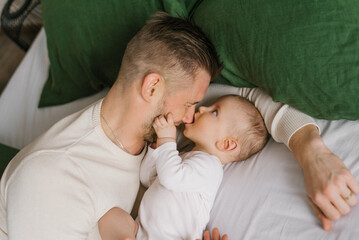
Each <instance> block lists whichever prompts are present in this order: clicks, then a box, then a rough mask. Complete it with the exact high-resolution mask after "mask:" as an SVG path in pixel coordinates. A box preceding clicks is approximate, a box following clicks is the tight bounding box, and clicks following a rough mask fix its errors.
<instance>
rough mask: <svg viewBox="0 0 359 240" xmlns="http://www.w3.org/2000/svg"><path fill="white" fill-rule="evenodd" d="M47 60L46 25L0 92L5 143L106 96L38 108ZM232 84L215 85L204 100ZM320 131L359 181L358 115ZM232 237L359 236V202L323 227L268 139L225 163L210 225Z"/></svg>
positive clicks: (296, 176)
mask: <svg viewBox="0 0 359 240" xmlns="http://www.w3.org/2000/svg"><path fill="white" fill-rule="evenodd" d="M48 67H49V60H48V56H47V47H46V35H45V32H44V30H41V32H40V33H39V35H38V36H37V38H36V40H35V41H34V43H33V45H32V46H31V48H30V50H29V51H28V53H27V54H26V56H25V58H24V59H23V61H22V63H21V64H20V66H19V67H18V69H17V70H16V72H15V74H14V75H13V77H12V78H11V80H10V82H9V83H8V85H7V86H6V88H5V90H4V91H3V93H2V94H1V97H0V116H1V121H0V143H2V144H5V145H7V146H10V147H12V148H16V149H21V148H22V147H24V146H25V145H27V144H28V143H30V142H31V141H32V140H34V139H35V138H36V137H37V136H39V135H40V134H41V133H42V132H44V131H46V129H48V128H49V127H50V126H51V125H52V124H54V123H55V122H56V121H58V120H59V119H61V118H62V117H64V116H66V115H68V114H70V113H73V112H75V111H78V110H80V109H82V108H83V107H85V106H87V105H88V104H90V103H92V102H94V101H96V100H97V99H100V98H102V97H103V96H105V94H106V92H107V91H108V90H107V89H104V90H102V91H101V92H99V93H97V94H95V95H92V96H90V97H86V98H81V99H79V100H76V101H73V102H71V103H67V104H63V105H59V106H54V107H45V108H41V109H39V108H38V107H37V106H38V102H39V98H40V94H41V90H42V87H43V84H44V83H45V81H46V79H47V74H48ZM236 91H237V90H236V88H235V87H228V86H226V87H224V86H223V87H221V86H219V87H218V86H217V87H215V85H212V86H211V87H210V89H209V91H208V93H207V96H206V98H205V99H204V101H203V102H205V103H206V102H208V101H211V99H213V98H215V97H217V96H219V95H221V94H227V93H235V92H236ZM316 122H317V124H318V125H319V126H320V128H321V135H322V137H323V139H324V141H325V143H326V144H327V145H328V146H329V148H330V149H331V150H332V151H333V152H334V153H336V154H337V155H338V156H340V157H341V158H342V159H343V161H344V163H345V165H346V166H347V167H348V168H349V169H350V170H351V172H352V174H353V175H354V177H355V178H356V179H357V180H358V181H359V148H358V147H357V145H358V143H359V121H349V120H336V121H327V120H318V119H316ZM213 227H218V228H219V229H220V231H221V232H223V233H227V234H228V236H229V238H230V239H358V236H359V206H356V207H353V208H352V211H351V212H350V214H348V215H346V216H344V217H342V218H341V219H340V220H339V221H338V222H336V223H334V224H333V229H332V231H331V232H325V231H324V230H323V229H322V228H321V225H320V222H319V221H318V220H317V218H316V216H315V214H314V212H313V211H312V209H311V207H310V206H309V204H308V203H307V200H306V194H305V187H304V180H303V174H302V172H301V169H300V167H299V165H298V163H297V162H296V160H295V159H294V156H293V155H292V153H291V152H290V151H289V150H288V149H287V148H286V147H285V145H284V144H278V143H276V142H274V140H273V139H270V140H269V142H268V143H267V145H266V146H265V148H264V149H263V150H262V151H261V152H260V153H258V154H256V155H255V156H253V157H251V158H250V159H248V160H247V161H244V162H240V163H231V164H228V165H226V166H225V174H224V179H223V182H222V185H221V187H220V190H219V192H218V195H217V198H216V201H215V204H214V207H213V209H212V212H211V219H210V222H209V224H208V229H212V228H213Z"/></svg>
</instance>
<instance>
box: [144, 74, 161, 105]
mask: <svg viewBox="0 0 359 240" xmlns="http://www.w3.org/2000/svg"><path fill="white" fill-rule="evenodd" d="M163 85H164V82H163V78H162V77H161V75H159V74H158V73H150V74H147V75H146V76H145V78H144V79H143V81H142V86H141V95H142V98H143V99H144V100H145V101H146V102H152V100H153V99H154V97H159V96H162V94H163V92H162V91H163Z"/></svg>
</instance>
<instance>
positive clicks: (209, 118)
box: [183, 97, 246, 145]
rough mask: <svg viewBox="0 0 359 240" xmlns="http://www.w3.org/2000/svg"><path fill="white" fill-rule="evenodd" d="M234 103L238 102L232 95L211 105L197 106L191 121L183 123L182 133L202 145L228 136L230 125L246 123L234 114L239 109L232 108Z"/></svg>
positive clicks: (238, 112) (237, 112)
mask: <svg viewBox="0 0 359 240" xmlns="http://www.w3.org/2000/svg"><path fill="white" fill-rule="evenodd" d="M235 104H238V101H236V100H234V98H233V97H224V98H220V99H219V100H218V101H217V102H215V103H214V104H213V105H212V106H209V107H203V106H202V107H199V109H198V112H196V113H195V115H194V121H193V123H190V124H185V129H184V131H183V134H184V135H185V136H186V137H187V138H189V139H190V140H192V141H193V142H194V143H196V144H198V143H200V144H202V145H207V144H213V143H215V142H216V141H218V140H220V139H222V138H225V137H228V133H229V129H230V127H231V126H233V125H236V126H237V124H246V122H245V119H244V118H243V117H240V116H238V115H236V116H234V114H240V111H238V110H233V109H235V107H234V106H236V105H235ZM237 109H238V105H237ZM233 119H235V121H236V122H234V120H233Z"/></svg>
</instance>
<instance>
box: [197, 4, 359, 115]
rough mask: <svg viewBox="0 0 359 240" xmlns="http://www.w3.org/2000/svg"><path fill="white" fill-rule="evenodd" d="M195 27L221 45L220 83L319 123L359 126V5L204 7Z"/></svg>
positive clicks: (234, 5)
mask: <svg viewBox="0 0 359 240" xmlns="http://www.w3.org/2000/svg"><path fill="white" fill-rule="evenodd" d="M193 20H194V21H195V23H196V24H198V25H199V26H200V27H201V28H202V29H203V30H204V32H205V33H207V35H208V36H209V37H210V39H211V40H212V41H213V43H214V45H215V46H216V48H217V50H218V52H219V54H220V56H221V59H222V61H223V62H224V70H223V72H222V74H221V75H220V77H219V78H218V79H216V81H217V82H220V83H226V84H230V85H234V86H237V87H254V86H258V87H261V88H263V89H264V90H265V91H267V92H268V93H269V94H270V95H271V96H272V97H273V98H274V100H275V101H281V102H284V103H287V104H289V105H291V106H293V107H295V108H297V109H299V110H301V111H303V112H305V113H307V114H309V115H311V116H313V117H316V118H324V119H341V118H345V119H359V1H357V0H339V1H327V0H316V1H313V0H302V1H290V0H272V1H268V0H237V1H235V0H223V1H220V3H219V2H218V1H217V0H206V1H203V2H202V3H201V4H200V5H199V7H198V8H197V9H196V11H195V12H194V15H193Z"/></svg>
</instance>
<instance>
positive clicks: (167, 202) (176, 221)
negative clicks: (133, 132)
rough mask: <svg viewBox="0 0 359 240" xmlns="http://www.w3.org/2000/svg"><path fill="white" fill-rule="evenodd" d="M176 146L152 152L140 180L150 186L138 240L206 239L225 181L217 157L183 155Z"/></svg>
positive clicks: (142, 203) (163, 147)
mask: <svg viewBox="0 0 359 240" xmlns="http://www.w3.org/2000/svg"><path fill="white" fill-rule="evenodd" d="M176 147H177V145H176V143H173V142H170V143H165V144H163V145H162V146H160V147H159V148H157V149H156V150H153V149H152V148H149V151H148V153H147V155H146V157H145V159H144V160H143V162H142V164H141V173H140V178H141V182H142V183H143V184H144V185H145V186H149V188H148V190H147V191H146V193H145V194H144V196H143V199H142V202H141V204H140V208H139V214H138V218H137V222H138V223H139V226H140V228H139V231H138V234H137V237H136V238H137V239H139V240H145V239H153V240H158V239H189V240H194V239H197V238H200V239H201V238H202V234H203V231H204V229H205V227H206V225H207V223H208V221H209V214H210V211H211V209H212V206H213V202H214V199H215V196H216V193H217V190H218V188H219V186H220V184H221V181H222V177H223V166H222V164H221V162H220V160H219V159H218V158H217V157H216V156H213V155H210V154H208V153H205V152H200V151H191V152H187V153H183V154H181V155H179V153H178V151H177V150H176Z"/></svg>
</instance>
